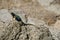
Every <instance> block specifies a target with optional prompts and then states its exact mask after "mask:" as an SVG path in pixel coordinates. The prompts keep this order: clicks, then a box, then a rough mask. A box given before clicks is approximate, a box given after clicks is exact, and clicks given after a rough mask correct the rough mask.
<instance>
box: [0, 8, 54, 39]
mask: <svg viewBox="0 0 60 40" xmlns="http://www.w3.org/2000/svg"><path fill="white" fill-rule="evenodd" d="M3 11H4V12H3ZM0 13H1V14H0V15H1V18H0V19H1V20H2V21H0V32H1V33H0V40H53V39H54V38H53V37H52V35H51V32H50V31H49V29H48V28H47V26H46V24H44V23H42V22H41V21H40V26H35V25H33V24H32V25H26V26H20V24H19V22H17V21H16V20H14V19H13V18H12V16H11V15H10V13H9V12H8V10H7V9H2V10H0ZM3 19H6V20H7V21H6V20H3ZM11 19H12V20H11ZM3 22H4V23H3ZM5 23H7V26H6V25H5ZM37 24H39V23H37Z"/></svg>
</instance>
